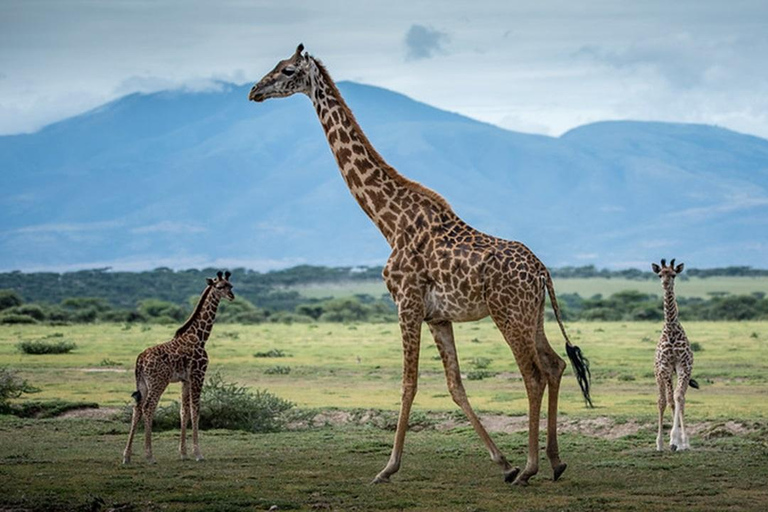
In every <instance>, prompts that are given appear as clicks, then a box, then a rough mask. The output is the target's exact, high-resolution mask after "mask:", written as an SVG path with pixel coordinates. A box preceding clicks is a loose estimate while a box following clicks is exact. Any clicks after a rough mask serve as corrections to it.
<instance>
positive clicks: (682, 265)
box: [675, 263, 685, 274]
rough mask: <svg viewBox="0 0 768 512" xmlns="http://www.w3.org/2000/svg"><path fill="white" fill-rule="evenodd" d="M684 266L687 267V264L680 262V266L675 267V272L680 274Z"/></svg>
mask: <svg viewBox="0 0 768 512" xmlns="http://www.w3.org/2000/svg"><path fill="white" fill-rule="evenodd" d="M684 268H685V265H684V264H683V263H681V264H679V265H678V266H676V267H675V274H679V273H680V272H682V271H683V269H684Z"/></svg>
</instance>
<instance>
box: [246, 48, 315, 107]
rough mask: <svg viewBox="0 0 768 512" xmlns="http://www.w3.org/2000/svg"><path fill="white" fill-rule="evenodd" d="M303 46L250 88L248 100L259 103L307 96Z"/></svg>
mask: <svg viewBox="0 0 768 512" xmlns="http://www.w3.org/2000/svg"><path fill="white" fill-rule="evenodd" d="M303 51H304V45H303V44H300V45H299V46H298V47H297V48H296V52H295V53H294V54H293V55H292V56H291V57H289V58H287V59H285V60H281V61H280V62H278V63H277V66H275V69H273V70H272V71H270V72H269V73H267V74H266V75H264V78H262V79H261V80H259V82H258V83H257V84H256V85H254V86H253V87H252V88H251V93H250V94H249V95H248V99H249V100H252V101H257V102H261V101H264V100H266V99H269V98H285V97H286V96H291V95H292V94H296V93H297V92H303V93H304V94H309V92H310V87H311V84H310V80H309V69H310V63H309V60H310V59H309V56H308V55H307V54H303V55H302V52H303Z"/></svg>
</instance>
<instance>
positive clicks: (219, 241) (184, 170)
mask: <svg viewBox="0 0 768 512" xmlns="http://www.w3.org/2000/svg"><path fill="white" fill-rule="evenodd" d="M339 87H340V90H341V92H342V94H343V95H344V97H345V99H346V101H347V103H348V104H349V105H350V107H351V108H352V110H353V112H354V114H355V116H356V117H357V119H358V121H359V123H360V125H361V126H362V128H363V130H365V132H366V134H367V135H368V136H369V138H370V139H371V141H372V143H373V144H374V146H375V147H376V148H377V150H378V151H379V152H380V153H381V154H382V155H383V156H384V158H386V159H387V161H388V162H389V163H390V164H391V165H393V166H394V167H395V168H397V169H398V170H399V171H400V172H401V173H402V174H404V175H406V176H408V177H409V178H411V179H414V180H417V181H419V182H421V183H423V184H424V185H426V186H428V187H430V188H432V189H434V190H436V191H438V192H439V193H440V194H442V195H443V196H444V197H445V198H446V199H447V200H448V201H449V202H450V203H451V205H452V206H453V208H454V210H455V211H456V212H457V213H458V214H459V215H461V216H462V217H463V218H464V219H465V220H466V221H467V222H468V223H470V224H471V225H473V226H475V227H476V228H478V229H480V230H482V231H485V232H488V233H491V234H494V235H497V236H501V237H504V238H508V239H514V240H520V241H522V242H524V243H525V244H526V245H528V246H529V247H531V249H533V250H534V252H536V253H537V254H538V255H539V257H540V258H541V259H542V260H543V261H544V262H545V263H547V264H548V265H550V266H554V267H559V266H564V265H585V264H595V265H597V266H599V267H609V268H626V267H642V268H645V267H646V265H648V263H649V262H650V261H654V260H658V259H659V258H661V257H667V258H672V257H675V258H677V259H678V260H682V261H685V262H686V263H688V264H689V265H691V266H694V267H710V266H727V265H752V266H756V267H765V266H766V259H765V256H764V254H765V252H766V249H768V229H766V227H768V141H766V140H764V139H760V138H758V137H753V136H749V135H743V134H739V133H735V132H732V131H729V130H725V129H722V128H717V127H713V126H704V125H690V124H673V123H653V122H636V121H611V122H600V123H595V124H590V125H586V126H581V127H578V128H576V129H573V130H571V131H569V132H567V133H565V134H564V135H562V136H561V137H557V138H555V137H547V136H542V135H531V134H524V133H517V132H512V131H508V130H504V129H501V128H499V127H496V126H493V125H490V124H486V123H482V122H479V121H476V120H473V119H469V118H467V117H464V116H461V115H458V114H454V113H450V112H446V111H442V110H439V109H436V108H433V107H431V106H429V105H426V104H424V103H420V102H416V101H414V100H411V99H409V98H407V97H406V96H403V95H401V94H397V93H395V92H392V91H388V90H386V89H381V88H378V87H372V86H367V85H361V84H357V83H353V82H341V83H340V84H339ZM248 89H249V86H237V85H233V84H226V83H220V84H218V87H217V88H216V89H215V90H211V91H206V92H190V91H164V92H158V93H153V94H131V95H129V96H125V97H123V98H120V99H118V100H116V101H113V102H111V103H108V104H106V105H103V106H101V107H99V108H97V109H95V110H92V111H90V112H87V113H84V114H82V115H79V116H76V117H73V118H70V119H66V120H64V121H61V122H58V123H55V124H52V125H50V126H47V127H45V128H43V129H42V130H40V131H39V132H37V133H33V134H27V135H13V136H3V137H0V168H2V172H0V226H2V227H1V228H0V270H15V269H19V270H26V271H31V270H42V269H50V270H65V269H78V268H92V267H104V266H112V267H113V268H116V269H147V268H155V267H157V266H169V267H172V268H188V267H200V266H207V265H216V266H229V267H232V266H244V267H248V268H254V269H257V270H265V269H269V268H279V267H285V266H289V265H292V264H296V263H312V264H323V265H333V266H336V265H357V264H382V263H383V262H384V261H386V258H387V256H388V254H389V248H388V246H387V244H386V242H385V240H384V238H383V237H382V236H381V235H380V233H379V232H378V231H377V229H376V228H375V226H374V225H373V224H372V223H371V222H370V221H369V219H368V218H367V217H366V216H365V215H364V214H363V213H362V211H361V210H360V208H359V207H358V205H357V204H356V203H355V201H354V199H353V198H352V197H351V195H350V194H349V191H348V190H347V189H346V185H345V184H344V181H343V180H342V179H341V177H340V175H339V171H338V169H337V167H336V164H335V161H334V159H333V156H332V154H331V152H330V150H329V149H328V145H327V142H326V140H325V137H324V135H323V132H322V129H321V127H320V124H319V122H318V121H317V118H316V116H315V113H314V111H313V109H312V108H311V104H310V102H309V100H308V99H307V98H305V97H300V96H296V97H291V98H286V99H281V100H271V101H268V102H265V103H263V104H254V103H251V102H248V101H247V93H248Z"/></svg>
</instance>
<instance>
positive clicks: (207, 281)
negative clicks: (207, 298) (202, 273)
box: [205, 277, 213, 286]
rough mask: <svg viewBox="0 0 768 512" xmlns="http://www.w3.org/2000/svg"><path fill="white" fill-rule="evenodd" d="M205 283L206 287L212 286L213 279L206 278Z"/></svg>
mask: <svg viewBox="0 0 768 512" xmlns="http://www.w3.org/2000/svg"><path fill="white" fill-rule="evenodd" d="M205 282H206V283H208V286H213V279H211V278H210V277H206V278H205Z"/></svg>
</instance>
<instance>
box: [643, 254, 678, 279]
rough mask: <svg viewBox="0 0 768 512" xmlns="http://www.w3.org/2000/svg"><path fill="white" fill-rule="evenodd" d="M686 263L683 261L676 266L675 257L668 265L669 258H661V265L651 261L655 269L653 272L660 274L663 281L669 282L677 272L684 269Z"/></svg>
mask: <svg viewBox="0 0 768 512" xmlns="http://www.w3.org/2000/svg"><path fill="white" fill-rule="evenodd" d="M684 267H685V265H683V264H682V263H681V264H679V265H678V266H675V259H674V258H673V259H672V261H670V262H669V266H667V260H665V259H662V260H661V266H659V265H657V264H655V263H651V268H652V269H653V273H654V274H656V275H657V276H659V278H661V280H662V282H669V281H671V280H673V279H674V278H675V277H676V276H677V274H679V273H681V272H682V271H683V268H684Z"/></svg>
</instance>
